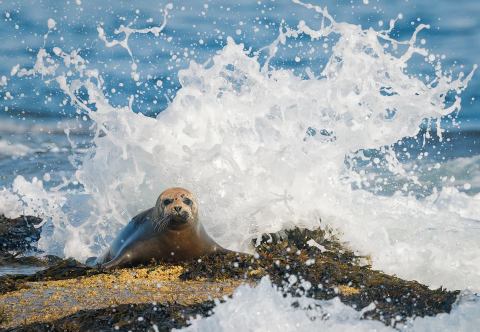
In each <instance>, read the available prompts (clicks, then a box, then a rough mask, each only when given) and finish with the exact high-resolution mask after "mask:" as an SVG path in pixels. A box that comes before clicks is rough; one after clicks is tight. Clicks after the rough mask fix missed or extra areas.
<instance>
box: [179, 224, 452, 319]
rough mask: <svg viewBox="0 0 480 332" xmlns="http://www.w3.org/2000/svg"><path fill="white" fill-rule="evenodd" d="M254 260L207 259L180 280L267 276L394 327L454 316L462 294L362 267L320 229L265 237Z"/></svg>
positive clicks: (243, 257)
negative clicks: (336, 300)
mask: <svg viewBox="0 0 480 332" xmlns="http://www.w3.org/2000/svg"><path fill="white" fill-rule="evenodd" d="M253 242H254V243H256V244H257V247H256V254H255V255H254V256H248V255H243V254H242V255H235V254H229V255H225V256H223V257H219V256H218V255H216V256H211V257H204V258H203V259H202V260H201V261H200V262H191V263H189V264H186V267H185V268H186V270H187V271H188V272H186V273H185V274H183V275H182V277H184V278H186V279H188V278H203V279H208V278H211V277H214V278H239V277H242V278H244V279H251V280H254V279H258V278H259V277H261V276H263V275H267V274H268V275H269V276H270V279H271V280H272V282H273V283H275V284H276V285H277V286H279V287H280V288H281V289H283V290H284V291H285V292H289V293H291V294H293V295H306V296H309V297H312V298H315V299H319V300H329V299H331V298H333V297H336V296H338V297H339V298H340V299H341V300H342V302H344V303H345V304H348V305H350V306H352V307H354V308H355V309H357V310H361V309H364V308H366V307H367V306H369V305H372V303H373V305H372V309H370V310H366V311H365V313H364V317H365V318H370V319H376V320H380V321H382V322H384V323H385V324H387V325H396V324H397V323H398V322H404V321H405V320H407V318H412V317H416V316H420V317H423V316H431V315H436V314H438V313H444V312H447V313H448V312H450V310H451V307H452V304H453V303H454V302H455V300H456V298H457V295H458V294H459V291H453V292H452V291H447V290H445V289H442V288H440V289H437V290H431V289H429V288H428V287H427V286H425V285H422V284H420V283H418V282H416V281H405V280H402V279H400V278H397V277H395V276H389V275H387V274H385V273H383V272H380V271H376V270H373V269H371V267H370V266H368V265H365V266H362V265H361V264H360V262H361V261H363V260H364V257H360V256H356V255H355V254H354V253H353V252H352V251H351V250H348V249H346V248H345V247H344V246H342V245H341V244H340V242H338V241H337V240H335V238H333V237H331V236H327V234H326V233H325V232H324V231H322V230H320V229H318V230H315V231H310V230H306V229H299V228H295V229H293V230H288V231H282V232H280V233H276V234H264V235H263V236H262V237H261V238H260V239H258V240H257V239H256V240H254V241H253Z"/></svg>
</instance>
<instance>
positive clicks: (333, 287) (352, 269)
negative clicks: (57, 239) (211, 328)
mask: <svg viewBox="0 0 480 332" xmlns="http://www.w3.org/2000/svg"><path fill="white" fill-rule="evenodd" d="M18 225H20V226H19V227H25V224H23V223H21V222H18ZM28 227H30V226H28ZM18 238H21V236H19V237H18ZM22 241H23V240H22ZM252 244H253V246H254V249H255V254H254V255H249V254H243V253H234V252H230V253H226V254H225V253H221V254H214V255H210V256H206V257H202V258H201V259H195V260H192V261H190V262H184V263H181V264H177V265H172V264H161V265H158V266H150V267H138V268H134V269H121V270H116V271H105V270H102V269H98V268H95V267H89V266H85V265H84V264H82V263H79V262H77V261H75V260H73V259H63V260H62V259H58V258H51V257H50V258H49V261H48V263H46V265H47V266H49V268H47V269H45V270H43V271H40V272H37V273H36V274H34V275H31V276H4V277H0V298H1V300H2V301H3V302H4V303H8V305H9V307H8V308H6V309H5V306H4V311H5V310H6V313H4V314H3V316H2V315H1V311H0V319H2V320H3V322H1V321H0V327H2V326H3V327H7V326H8V327H15V326H17V327H16V330H21V329H20V327H19V326H18V325H19V324H21V323H22V322H27V323H28V324H30V325H28V326H25V327H22V328H24V329H34V330H39V331H47V330H48V331H60V330H68V331H87V330H102V329H110V328H112V327H114V326H117V327H118V328H119V329H120V330H125V331H127V330H136V329H137V330H138V329H139V330H145V329H152V328H153V325H152V324H153V323H154V322H155V323H156V324H157V328H158V329H159V330H162V329H165V330H168V329H171V328H173V327H181V326H185V324H186V321H187V316H188V314H195V315H196V314H201V315H207V314H208V312H207V311H208V310H209V309H208V310H204V309H205V308H211V306H213V304H212V303H211V302H208V301H207V300H208V299H209V298H221V297H223V296H225V295H230V294H232V292H233V290H234V289H235V287H237V286H238V285H239V284H240V283H242V282H247V283H250V284H254V283H256V282H257V281H258V280H259V279H260V278H262V277H263V276H266V275H268V276H269V278H270V280H272V282H273V283H274V284H275V285H277V286H278V287H279V289H280V290H283V292H288V293H291V294H292V295H294V296H303V295H306V296H308V297H312V298H315V299H319V300H329V299H331V298H333V297H339V298H340V300H341V301H342V302H343V303H345V304H347V305H349V306H352V307H353V308H355V309H357V310H362V312H363V317H364V318H366V319H375V320H379V321H382V322H384V323H385V324H387V325H393V326H395V325H396V324H398V323H399V322H405V321H406V320H407V319H411V318H413V317H416V316H421V317H423V316H429V315H436V314H438V313H448V312H450V310H451V307H452V304H453V303H454V302H455V300H456V298H457V295H458V293H459V292H458V291H447V290H445V289H442V288H440V289H436V290H431V289H429V288H428V287H427V286H425V285H422V284H420V283H418V282H416V281H406V280H402V279H400V278H397V277H395V276H390V275H387V274H385V273H383V272H380V271H376V270H373V269H372V268H371V267H370V266H369V265H366V264H362V262H368V258H366V257H361V256H358V255H356V254H355V253H354V252H353V251H351V250H349V249H348V248H347V247H346V246H345V245H343V244H342V243H341V242H340V241H338V240H337V239H336V238H335V237H334V236H332V234H331V232H327V231H324V230H321V229H317V230H313V231H312V230H306V229H299V228H295V229H292V230H284V231H281V232H278V233H275V234H264V235H262V236H261V237H259V238H258V239H254V240H253V241H252ZM22 245H23V244H22ZM42 259H45V258H42ZM160 290H161V291H160ZM1 294H3V295H1ZM152 301H156V303H157V304H156V305H151V304H149V303H151V302H152ZM205 301H207V302H205ZM130 304H131V305H130ZM112 306H113V307H112ZM155 308H156V309H155ZM20 309H21V311H19V310H20ZM15 310H16V311H15ZM35 312H38V313H39V314H37V315H35ZM20 316H21V317H23V318H22V319H19V317H20ZM139 318H140V320H139ZM6 321H8V323H6Z"/></svg>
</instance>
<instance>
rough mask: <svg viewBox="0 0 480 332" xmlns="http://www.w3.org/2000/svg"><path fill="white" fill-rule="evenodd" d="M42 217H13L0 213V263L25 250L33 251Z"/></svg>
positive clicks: (38, 235)
mask: <svg viewBox="0 0 480 332" xmlns="http://www.w3.org/2000/svg"><path fill="white" fill-rule="evenodd" d="M41 223H42V219H40V218H37V217H31V216H21V217H18V218H15V219H9V218H6V217H5V216H4V215H0V264H2V263H3V262H5V259H8V258H11V257H10V256H9V255H7V253H10V254H11V255H12V256H13V257H14V256H16V255H18V254H21V253H24V252H26V251H35V250H36V248H35V243H36V242H37V241H38V240H39V239H40V233H41V227H40V225H41Z"/></svg>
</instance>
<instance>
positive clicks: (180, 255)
mask: <svg viewBox="0 0 480 332" xmlns="http://www.w3.org/2000/svg"><path fill="white" fill-rule="evenodd" d="M227 251H228V250H225V249H223V248H222V247H221V246H219V245H218V244H217V243H215V241H214V240H213V239H212V238H211V237H210V236H209V235H208V234H207V232H206V231H205V229H204V228H203V226H202V224H200V222H199V221H198V208H197V203H196V201H195V198H194V197H193V195H192V193H190V192H189V191H187V190H185V189H182V188H171V189H167V190H165V191H164V192H163V193H162V194H160V196H159V198H158V200H157V203H156V204H155V206H154V207H153V208H151V209H148V210H146V211H144V212H142V213H140V214H138V215H136V216H135V217H134V218H133V219H132V220H131V221H130V223H129V224H128V225H127V226H125V228H124V229H123V230H122V231H121V232H120V234H119V235H118V236H117V238H116V239H115V240H114V241H113V243H112V245H111V246H110V248H109V249H108V251H107V252H106V253H105V255H104V256H103V257H102V258H101V259H100V260H98V261H97V263H99V264H102V267H104V268H115V267H128V266H135V265H140V264H148V263H150V262H152V261H163V262H178V261H185V260H189V259H194V258H198V257H201V256H204V255H207V254H210V253H214V252H227Z"/></svg>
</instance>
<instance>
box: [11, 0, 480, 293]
mask: <svg viewBox="0 0 480 332" xmlns="http://www.w3.org/2000/svg"><path fill="white" fill-rule="evenodd" d="M295 2H296V3H298V4H299V5H303V6H305V7H307V8H309V9H312V10H315V11H316V12H317V13H319V14H321V15H320V16H321V18H320V20H321V22H320V29H319V30H315V29H313V28H310V27H309V26H308V25H307V24H306V23H305V22H299V24H298V26H297V27H296V28H290V27H287V26H286V25H282V28H281V30H280V32H279V37H278V38H277V39H276V40H275V41H274V42H273V43H272V44H271V45H269V46H267V47H266V48H264V49H263V50H259V52H257V53H252V52H249V51H245V49H244V46H243V45H242V44H236V43H235V42H234V40H233V39H231V38H228V40H227V45H226V46H225V47H224V48H223V49H222V50H221V51H220V52H219V53H218V54H217V55H215V56H214V57H213V58H212V59H211V60H210V61H209V62H207V63H205V64H198V63H195V62H192V63H191V64H190V66H189V67H188V68H187V69H185V70H182V71H180V72H179V80H180V83H181V85H182V87H181V89H180V90H179V91H178V93H177V95H176V97H175V99H174V100H173V101H172V103H171V104H170V105H169V106H168V108H167V109H166V110H165V111H163V112H161V113H160V114H159V115H158V117H157V118H149V117H145V116H143V115H141V114H135V113H134V112H133V111H132V109H131V108H132V107H131V105H132V102H133V100H132V99H131V100H130V104H129V106H127V107H123V108H115V107H113V106H111V105H110V104H109V102H108V99H107V98H106V97H105V95H104V93H103V80H102V77H101V74H100V73H99V72H98V71H96V70H90V69H88V68H87V64H86V62H85V60H84V59H82V58H81V57H80V56H79V54H78V52H76V51H74V52H70V53H66V52H64V51H62V50H61V49H59V48H55V49H54V52H53V54H49V53H48V52H47V51H46V50H44V49H42V50H41V51H40V52H39V54H40V55H41V56H39V58H38V59H37V63H36V64H35V67H34V68H33V69H31V70H25V71H23V70H21V69H18V68H17V70H18V73H22V75H23V74H24V75H34V74H41V75H45V76H49V77H52V82H53V81H54V82H56V83H58V85H59V86H60V88H61V89H62V91H63V92H64V93H65V94H66V95H67V96H69V98H70V101H71V102H72V103H73V104H75V105H76V106H77V107H78V109H79V112H80V113H84V114H86V115H88V116H89V117H90V118H91V119H92V120H93V121H94V124H95V125H94V127H93V128H92V130H94V131H95V136H94V140H93V143H94V147H93V148H92V149H90V151H89V152H88V153H87V154H86V155H85V157H84V159H83V163H82V165H81V166H79V168H78V170H77V172H76V174H75V179H73V181H78V182H79V183H80V184H81V185H82V186H83V192H81V193H76V194H72V195H67V196H66V202H65V203H64V204H63V205H62V207H61V213H60V215H61V216H62V214H65V215H66V216H67V217H68V220H69V222H65V219H64V218H63V217H62V218H58V219H57V218H55V217H54V218H53V221H52V222H53V224H54V228H53V230H51V231H50V233H45V234H43V237H42V242H41V243H40V245H41V246H42V248H44V249H46V250H52V248H51V243H55V248H62V250H63V253H64V254H65V255H72V256H75V257H78V258H85V257H87V256H89V255H92V254H96V253H99V252H100V251H101V250H102V248H104V247H105V246H107V245H108V243H109V242H110V241H111V239H112V236H113V234H116V232H117V231H118V230H119V228H120V227H121V226H122V225H124V224H125V223H127V222H128V221H129V219H130V218H131V217H133V216H134V215H135V214H137V213H138V212H140V211H141V210H142V209H146V208H149V207H151V206H152V205H153V204H154V202H155V200H156V197H157V195H158V194H159V193H160V192H161V191H162V190H163V189H164V188H166V187H170V186H184V187H187V188H189V189H190V190H192V191H193V192H195V193H196V194H197V195H198V198H199V202H200V207H201V210H200V216H201V220H202V222H203V223H204V224H205V226H206V227H207V229H208V230H209V232H210V233H211V234H212V235H213V237H214V238H216V240H218V242H219V243H220V244H222V245H223V246H225V247H228V248H230V249H234V250H242V251H250V250H251V248H250V247H249V243H250V239H251V238H253V237H255V236H256V235H258V234H259V233H263V232H275V231H278V230H280V229H282V228H285V227H291V226H301V227H310V228H313V227H318V226H326V225H328V226H330V227H333V228H335V229H337V230H338V232H339V233H340V236H341V238H342V239H343V240H345V241H347V242H348V243H349V245H350V246H351V247H352V248H354V249H356V250H359V251H361V252H362V253H364V254H369V255H371V257H372V261H373V265H374V267H375V268H379V269H382V270H384V271H386V272H388V273H395V274H397V275H399V276H402V277H405V278H409V279H417V280H419V281H423V282H426V283H428V284H430V285H432V286H438V285H441V284H442V285H445V286H449V287H463V288H465V287H479V286H480V273H479V272H478V269H477V266H478V264H479V263H480V261H479V257H480V255H479V254H480V248H478V245H477V239H478V236H479V235H480V234H479V232H480V230H479V229H478V227H477V226H476V222H477V220H475V219H471V218H470V219H469V218H466V217H465V216H467V215H468V216H469V217H471V216H470V215H469V214H468V213H467V212H465V211H464V210H462V209H469V207H468V206H469V205H468V204H467V205H466V207H465V206H464V207H462V206H461V205H460V206H456V205H455V208H454V209H450V210H449V209H445V207H444V205H443V204H444V202H445V199H438V197H439V195H445V193H447V192H445V193H444V192H442V193H440V194H439V193H436V194H434V195H432V196H430V197H427V198H426V199H424V200H418V199H417V198H415V196H414V195H412V194H410V193H407V194H405V193H401V192H398V193H395V194H393V195H392V196H390V197H381V196H377V195H374V194H372V193H371V192H368V191H363V190H352V184H355V183H358V181H360V182H361V181H362V178H363V177H364V176H365V174H362V173H361V172H357V171H356V170H354V169H353V168H349V167H347V165H346V160H348V159H352V158H354V157H358V156H362V155H363V157H365V156H366V155H365V154H364V151H365V150H366V149H380V150H382V149H383V150H382V151H384V152H385V153H386V155H387V158H386V159H385V160H386V164H385V165H386V167H387V168H388V169H389V170H391V171H392V172H395V174H396V175H398V176H399V177H404V178H406V181H416V178H415V177H412V176H410V174H409V173H407V172H405V170H404V169H403V166H402V165H401V164H400V163H399V162H398V160H397V159H396V157H395V155H394V154H392V153H389V152H388V148H385V147H386V146H387V147H388V146H390V145H391V144H393V143H395V142H396V141H398V140H400V139H402V138H403V137H406V136H414V135H416V134H417V133H418V131H419V125H420V124H421V123H422V121H423V119H425V118H432V119H438V120H435V121H437V123H440V122H439V121H440V120H439V117H440V116H442V115H445V114H449V113H452V112H457V111H459V109H460V106H461V104H460V102H461V98H460V96H459V94H460V93H461V91H462V90H463V89H464V88H465V87H466V86H467V84H468V82H469V80H470V79H471V77H472V75H473V71H471V72H470V73H469V74H467V75H465V74H461V75H460V76H459V77H457V78H453V77H452V76H451V74H447V73H444V72H443V70H442V69H441V66H440V65H439V64H438V63H437V62H432V66H434V67H435V69H436V70H435V76H434V77H433V78H432V79H431V80H430V81H428V82H425V81H424V80H422V79H420V78H418V77H417V76H415V75H413V74H409V73H408V72H407V68H408V63H409V61H410V60H411V59H412V57H414V56H423V57H426V58H427V60H428V61H431V60H429V57H428V56H427V55H428V51H427V50H425V49H424V48H422V47H418V46H416V44H417V43H416V38H417V35H418V34H419V33H421V31H422V29H425V28H427V26H424V25H420V26H419V27H417V29H416V30H415V32H414V33H413V35H412V37H411V38H410V39H409V40H407V41H397V40H395V39H393V38H392V37H390V32H391V30H392V29H393V26H394V24H395V20H393V21H392V22H391V24H390V29H389V30H382V31H375V30H373V29H368V30H363V29H362V28H361V27H359V26H356V25H352V24H348V23H339V22H336V21H335V20H334V19H333V18H332V17H331V16H330V15H329V14H328V12H327V11H326V9H323V8H321V7H318V6H313V5H308V4H304V3H301V2H300V1H295ZM333 34H334V35H336V36H337V38H338V40H337V42H336V43H335V44H334V46H333V48H332V55H331V57H330V59H329V61H328V63H327V65H326V67H325V68H324V69H323V70H322V71H321V75H320V76H319V77H310V78H309V79H302V78H301V77H298V76H295V75H294V74H293V73H292V72H291V71H289V70H284V69H281V68H280V69H274V68H271V66H270V65H269V63H270V60H271V59H273V58H274V57H275V55H276V52H277V50H278V47H279V45H282V44H286V43H288V41H289V40H290V39H291V38H296V37H298V36H300V35H308V36H310V38H312V39H322V38H327V37H329V36H331V35H333ZM386 45H390V46H389V47H388V48H387V47H386ZM107 46H108V45H107ZM127 46H128V45H127ZM391 49H393V50H395V51H393V50H391ZM400 49H402V50H403V51H400ZM261 52H267V54H268V55H267V60H266V62H264V63H263V65H262V64H261V61H260V53H261ZM396 54H398V55H396ZM59 61H62V62H63V67H62V68H60V66H59V64H58V63H59ZM82 91H86V92H87V94H86V95H87V97H85V96H84V95H85V94H82V93H81V92H82ZM452 91H453V93H454V94H455V95H456V98H455V102H454V103H453V104H447V103H446V96H447V94H448V93H452ZM365 158H366V157H365ZM99 174H101V176H99ZM447 195H448V194H447ZM450 195H451V201H457V200H459V199H460V200H462V199H465V200H467V201H468V200H470V199H471V198H468V197H460V196H461V194H459V193H455V192H452V193H450ZM452 206H454V205H452ZM79 211H80V212H79ZM49 212H52V211H49ZM52 215H55V214H54V213H53V212H52ZM458 243H461V248H459V246H458ZM459 268H461V272H459ZM460 276H461V277H460Z"/></svg>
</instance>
